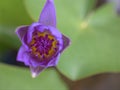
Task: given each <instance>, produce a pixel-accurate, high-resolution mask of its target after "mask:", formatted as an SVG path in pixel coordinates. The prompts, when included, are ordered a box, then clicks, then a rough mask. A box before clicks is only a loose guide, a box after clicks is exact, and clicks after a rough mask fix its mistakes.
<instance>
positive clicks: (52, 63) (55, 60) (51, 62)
mask: <svg viewBox="0 0 120 90" xmlns="http://www.w3.org/2000/svg"><path fill="white" fill-rule="evenodd" d="M59 58H60V53H59V54H58V55H57V56H55V57H54V58H53V59H52V60H50V62H49V63H48V65H47V67H51V66H56V65H57V64H58V61H59Z"/></svg>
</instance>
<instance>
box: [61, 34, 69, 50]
mask: <svg viewBox="0 0 120 90" xmlns="http://www.w3.org/2000/svg"><path fill="white" fill-rule="evenodd" d="M62 39H63V48H62V50H61V52H62V51H63V50H64V49H65V48H66V47H68V46H69V45H70V39H69V38H68V37H66V36H64V35H62Z"/></svg>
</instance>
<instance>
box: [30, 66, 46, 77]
mask: <svg viewBox="0 0 120 90" xmlns="http://www.w3.org/2000/svg"><path fill="white" fill-rule="evenodd" d="M44 69H45V68H44V67H40V66H37V67H34V66H32V65H30V70H31V73H32V77H33V78H35V77H37V76H38V75H39V74H40V73H41V72H42V71H43V70H44Z"/></svg>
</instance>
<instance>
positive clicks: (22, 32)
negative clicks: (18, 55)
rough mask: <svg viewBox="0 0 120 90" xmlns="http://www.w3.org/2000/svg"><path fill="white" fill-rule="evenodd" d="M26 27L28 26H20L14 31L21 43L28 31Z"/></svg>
mask: <svg viewBox="0 0 120 90" xmlns="http://www.w3.org/2000/svg"><path fill="white" fill-rule="evenodd" d="M28 27H29V26H20V27H18V28H17V29H16V34H17V35H18V37H19V39H20V40H21V41H22V39H23V37H24V36H25V34H26V33H27V31H28Z"/></svg>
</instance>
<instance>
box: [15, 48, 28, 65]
mask: <svg viewBox="0 0 120 90" xmlns="http://www.w3.org/2000/svg"><path fill="white" fill-rule="evenodd" d="M28 60H29V54H28V53H27V52H26V49H25V48H24V46H21V47H20V49H19V51H18V55H17V61H20V62H24V63H25V65H27V66H29V61H28Z"/></svg>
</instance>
